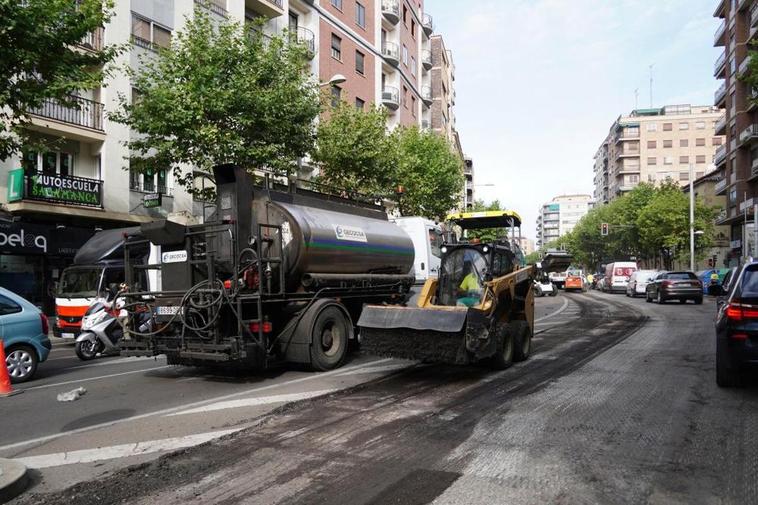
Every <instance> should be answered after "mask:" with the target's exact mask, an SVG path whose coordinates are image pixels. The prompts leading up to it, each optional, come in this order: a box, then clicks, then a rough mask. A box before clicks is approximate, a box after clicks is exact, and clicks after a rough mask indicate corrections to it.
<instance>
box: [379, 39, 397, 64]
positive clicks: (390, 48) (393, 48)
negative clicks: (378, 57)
mask: <svg viewBox="0 0 758 505" xmlns="http://www.w3.org/2000/svg"><path fill="white" fill-rule="evenodd" d="M382 56H383V57H384V59H385V61H386V62H387V63H389V64H390V65H392V66H393V67H396V66H398V65H399V64H400V49H399V48H398V47H397V44H395V43H394V42H386V41H385V42H382Z"/></svg>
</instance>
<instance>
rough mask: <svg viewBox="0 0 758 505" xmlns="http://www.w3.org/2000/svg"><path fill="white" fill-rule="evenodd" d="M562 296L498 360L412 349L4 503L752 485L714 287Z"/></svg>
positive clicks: (656, 496)
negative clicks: (191, 440)
mask: <svg viewBox="0 0 758 505" xmlns="http://www.w3.org/2000/svg"><path fill="white" fill-rule="evenodd" d="M566 298H568V299H569V300H571V305H570V307H569V308H567V309H566V310H565V311H564V313H562V314H560V315H558V316H556V318H555V319H553V320H549V321H545V324H544V325H543V326H544V328H542V330H540V331H541V333H540V334H539V335H538V340H537V342H536V346H535V354H534V356H533V357H532V359H530V360H529V361H527V362H524V363H520V364H518V365H516V366H514V367H512V368H510V369H508V370H506V371H502V372H490V371H488V370H486V369H483V368H475V367H466V368H464V367H444V366H438V365H432V366H417V367H413V368H410V369H408V370H406V371H401V372H398V373H395V374H392V375H389V376H386V377H382V378H377V379H375V380H373V381H370V382H369V383H366V384H364V385H360V386H356V387H353V388H351V389H348V390H346V391H343V392H341V393H335V394H334V395H331V396H330V397H328V398H320V399H314V400H309V401H305V402H300V403H297V404H294V405H291V406H289V407H286V408H284V409H282V410H281V411H280V412H278V413H275V414H271V415H269V416H267V417H266V418H265V419H264V420H263V422H262V423H261V424H260V425H257V426H255V427H254V428H250V429H248V430H245V431H242V432H240V433H237V434H233V435H230V436H228V437H226V438H224V439H221V440H219V441H215V442H211V443H209V444H206V445H203V446H199V447H195V448H191V449H187V450H185V451H182V452H180V453H177V454H172V455H168V456H164V457H162V458H160V459H158V460H156V461H153V462H151V463H147V464H144V465H142V466H137V467H132V468H130V469H127V470H124V471H120V472H116V473H114V474H113V475H111V476H108V477H105V478H104V479H102V480H100V481H98V482H94V483H83V484H80V485H77V486H74V487H73V488H70V489H68V490H66V491H64V492H61V493H57V494H48V495H42V496H33V495H27V496H25V497H22V498H20V499H19V500H18V503H61V504H62V503H66V504H70V503H85V504H86V503H145V504H147V503H187V502H191V503H267V504H268V503H288V504H295V503H301V504H312V503H344V504H384V503H393V504H412V503H435V504H480V503H481V504H490V503H513V504H521V503H524V504H527V503H571V504H574V503H682V504H684V503H687V504H689V503H734V504H747V503H758V479H756V477H755V476H756V470H758V468H756V467H758V441H756V436H755V433H756V428H758V401H757V400H758V385H756V384H757V383H758V381H756V380H755V379H753V380H752V383H751V385H749V386H748V387H747V388H744V389H734V390H723V389H719V388H717V387H716V384H715V377H714V353H715V345H714V336H713V329H712V319H713V314H714V312H715V306H714V304H713V301H710V300H709V301H707V302H706V303H705V304H704V305H702V306H695V305H692V304H688V305H686V306H681V305H679V304H666V305H663V306H657V305H650V304H646V303H645V302H644V300H641V299H635V300H631V299H627V298H625V297H623V296H620V295H604V294H598V293H589V294H572V295H566ZM548 323H550V324H548ZM538 330H539V328H538Z"/></svg>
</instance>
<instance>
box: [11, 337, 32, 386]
mask: <svg viewBox="0 0 758 505" xmlns="http://www.w3.org/2000/svg"><path fill="white" fill-rule="evenodd" d="M38 364H39V358H38V357H37V351H35V350H34V349H33V348H32V347H29V346H26V345H16V346H11V347H9V348H8V349H6V350H5V366H6V367H7V368H8V375H10V378H11V382H12V383H13V384H18V383H21V382H26V381H28V380H30V379H31V378H32V377H34V374H35V373H36V372H37V365H38Z"/></svg>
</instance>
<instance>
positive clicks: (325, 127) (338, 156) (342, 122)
mask: <svg viewBox="0 0 758 505" xmlns="http://www.w3.org/2000/svg"><path fill="white" fill-rule="evenodd" d="M393 140H394V137H390V136H389V135H388V133H387V113H386V112H385V111H384V109H382V108H379V107H377V108H372V109H370V110H368V111H365V112H364V111H363V110H360V109H357V108H355V107H353V106H352V105H349V104H347V103H344V102H343V103H341V104H340V105H339V106H337V107H335V108H333V109H332V110H331V111H330V112H329V117H328V118H325V119H324V120H322V121H321V122H320V124H319V126H318V132H317V139H316V149H315V151H314V153H313V160H314V161H315V162H316V163H318V164H319V167H320V174H319V177H318V180H319V182H321V183H324V184H326V185H329V186H332V187H336V188H342V189H346V190H348V191H353V192H360V193H368V194H376V195H379V194H386V193H387V192H388V190H389V188H391V187H392V185H393V183H394V182H395V181H394V167H395V166H396V165H397V149H396V148H395V143H394V142H393Z"/></svg>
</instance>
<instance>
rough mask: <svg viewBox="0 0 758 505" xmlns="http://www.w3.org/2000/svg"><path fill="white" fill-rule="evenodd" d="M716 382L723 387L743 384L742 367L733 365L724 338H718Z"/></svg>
mask: <svg viewBox="0 0 758 505" xmlns="http://www.w3.org/2000/svg"><path fill="white" fill-rule="evenodd" d="M716 384H717V385H718V386H719V387H722V388H731V387H739V386H741V385H742V376H741V374H740V369H739V368H737V367H735V366H734V365H733V363H732V359H731V356H729V349H728V348H727V342H726V341H725V340H722V339H717V340H716Z"/></svg>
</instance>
